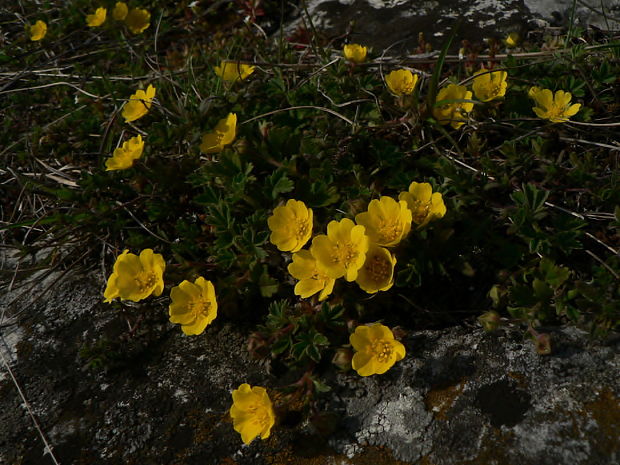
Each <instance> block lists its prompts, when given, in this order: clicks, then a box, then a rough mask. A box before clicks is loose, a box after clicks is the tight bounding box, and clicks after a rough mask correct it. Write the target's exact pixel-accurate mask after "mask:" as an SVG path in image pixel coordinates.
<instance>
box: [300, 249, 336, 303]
mask: <svg viewBox="0 0 620 465" xmlns="http://www.w3.org/2000/svg"><path fill="white" fill-rule="evenodd" d="M288 272H289V273H290V274H291V275H292V276H293V278H295V279H299V282H298V283H297V284H296V285H295V295H298V296H300V297H301V298H302V299H307V298H308V297H310V296H312V295H314V294H316V293H317V292H319V291H320V292H321V293H320V294H319V300H320V301H322V300H325V299H327V297H328V296H329V294H331V293H332V291H333V290H334V283H335V282H336V280H335V279H333V278H330V277H329V276H327V274H326V273H325V271H324V270H322V269H321V268H319V266H318V263H317V261H316V259H315V258H314V257H313V256H312V254H311V253H310V251H309V250H300V251H299V252H297V253H294V254H293V262H292V263H290V264H289V265H288Z"/></svg>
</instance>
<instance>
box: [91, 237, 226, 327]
mask: <svg viewBox="0 0 620 465" xmlns="http://www.w3.org/2000/svg"><path fill="white" fill-rule="evenodd" d="M165 269H166V263H165V261H164V258H163V256H162V255H161V254H158V253H153V250H152V249H144V250H143V251H142V252H140V255H139V256H138V255H134V254H132V253H129V251H128V250H124V251H123V253H122V254H121V255H119V256H118V257H117V258H116V261H115V262H114V267H113V271H112V274H111V275H110V277H109V278H108V282H107V285H106V289H105V291H104V293H103V297H104V298H105V300H104V302H106V303H110V302H112V301H113V300H114V299H116V298H120V299H121V300H131V301H132V302H139V301H141V300H143V299H146V298H147V297H149V296H151V295H154V296H155V297H158V296H160V295H161V294H162V292H163V291H164V278H163V275H164V270H165ZM170 299H171V301H172V302H171V303H170V306H169V316H170V322H171V323H177V324H180V325H181V329H182V331H183V333H185V334H187V335H197V334H202V332H203V331H204V330H205V328H206V327H207V326H208V325H209V324H210V323H211V322H212V321H213V320H214V319H215V317H216V316H217V301H216V298H215V288H214V287H213V284H212V283H211V281H207V280H206V279H204V278H203V277H202V276H200V277H198V278H197V279H196V280H195V281H194V282H193V283H192V282H190V281H187V280H184V281H183V282H181V284H179V285H178V286H175V287H173V288H172V290H171V291H170Z"/></svg>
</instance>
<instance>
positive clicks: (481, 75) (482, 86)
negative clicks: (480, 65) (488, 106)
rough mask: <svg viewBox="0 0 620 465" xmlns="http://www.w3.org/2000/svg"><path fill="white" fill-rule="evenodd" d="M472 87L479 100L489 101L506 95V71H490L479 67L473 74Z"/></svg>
mask: <svg viewBox="0 0 620 465" xmlns="http://www.w3.org/2000/svg"><path fill="white" fill-rule="evenodd" d="M474 76H475V77H474V82H473V84H472V88H473V89H474V94H475V95H476V98H477V99H478V100H480V101H481V102H490V101H491V100H495V99H496V98H500V97H503V96H504V95H506V87H508V84H507V83H506V77H507V76H508V73H507V72H506V71H494V72H492V73H490V72H489V71H488V70H486V69H481V70H480V71H478V72H476V73H475V74H474Z"/></svg>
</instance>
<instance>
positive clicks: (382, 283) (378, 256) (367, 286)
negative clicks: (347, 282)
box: [355, 244, 396, 294]
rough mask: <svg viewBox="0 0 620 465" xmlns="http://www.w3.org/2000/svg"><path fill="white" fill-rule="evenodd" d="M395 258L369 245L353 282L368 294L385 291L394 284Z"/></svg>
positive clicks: (385, 251) (387, 252) (386, 251)
mask: <svg viewBox="0 0 620 465" xmlns="http://www.w3.org/2000/svg"><path fill="white" fill-rule="evenodd" d="M395 265H396V258H395V257H394V255H392V254H391V253H390V252H389V251H388V250H387V249H384V248H383V247H379V246H378V245H375V244H371V245H370V247H369V249H368V252H367V253H366V261H365V262H364V266H363V267H362V268H361V269H360V271H359V273H358V275H357V279H356V280H355V282H356V283H357V284H358V286H359V287H361V288H362V290H364V291H366V292H368V293H369V294H374V293H376V292H378V291H387V290H388V289H389V288H391V287H392V285H393V284H394V266H395Z"/></svg>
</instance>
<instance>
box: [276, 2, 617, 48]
mask: <svg viewBox="0 0 620 465" xmlns="http://www.w3.org/2000/svg"><path fill="white" fill-rule="evenodd" d="M572 4H573V0H424V1H416V2H413V1H407V0H385V1H381V0H309V1H308V2H307V10H308V13H309V14H310V17H311V18H312V21H313V23H314V26H315V27H316V28H317V29H319V30H321V31H323V32H324V33H325V34H326V35H327V36H328V37H339V36H342V35H343V34H345V33H347V32H348V31H351V34H350V41H351V42H358V43H362V44H366V45H371V46H373V47H374V48H375V51H376V52H377V53H379V52H381V51H382V50H385V49H386V48H388V47H390V48H391V50H392V51H393V52H398V53H404V52H406V51H413V50H414V49H415V48H416V47H417V44H418V34H419V33H420V32H423V33H424V34H425V36H426V39H427V41H429V42H430V43H431V45H433V47H434V48H435V49H437V48H439V47H441V44H442V42H443V39H444V37H445V35H446V33H447V32H448V31H450V29H451V27H452V26H453V25H454V23H455V22H456V20H457V19H458V18H462V19H463V23H462V25H461V27H460V29H459V31H458V33H457V39H459V40H460V39H468V40H470V41H472V42H474V43H475V42H480V41H481V40H482V38H483V37H495V38H500V39H501V38H504V37H505V36H506V34H507V33H508V32H521V33H524V32H525V31H527V30H529V29H534V28H537V29H539V28H544V27H545V26H567V25H568V24H569V20H570V18H571V8H572ZM603 8H604V9H603ZM575 13H576V14H575V23H576V24H577V25H579V26H583V27H587V26H588V25H590V24H592V25H594V26H596V27H599V28H602V29H605V30H618V29H620V0H603V1H600V0H585V1H584V0H580V1H579V2H577V8H576V12H575ZM301 22H302V18H301V17H300V18H298V19H297V20H295V21H293V22H292V24H291V25H290V26H289V27H288V31H289V32H291V31H293V30H294V29H295V28H297V27H298V26H299V24H301Z"/></svg>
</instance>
